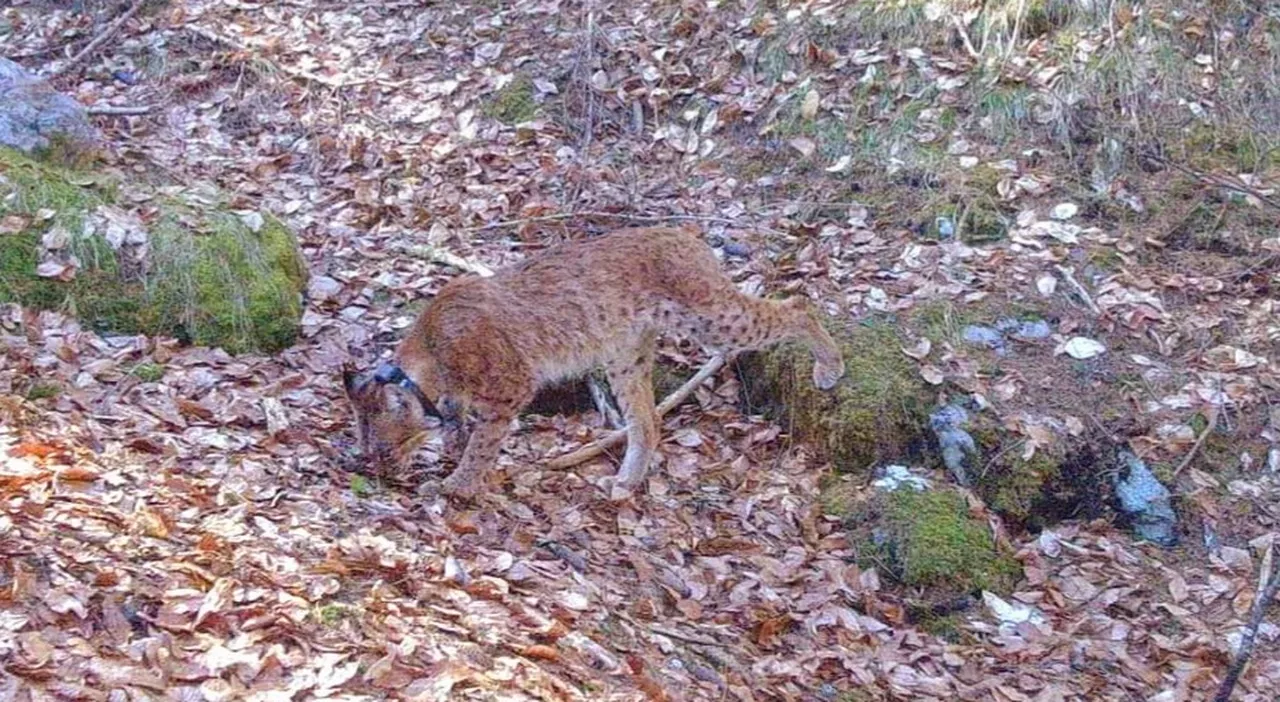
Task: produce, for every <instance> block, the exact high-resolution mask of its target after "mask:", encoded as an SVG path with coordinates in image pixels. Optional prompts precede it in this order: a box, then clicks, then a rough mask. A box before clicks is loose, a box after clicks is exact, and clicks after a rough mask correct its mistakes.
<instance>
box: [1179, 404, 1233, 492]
mask: <svg viewBox="0 0 1280 702" xmlns="http://www.w3.org/2000/svg"><path fill="white" fill-rule="evenodd" d="M1221 411H1222V407H1220V406H1218V405H1214V406H1213V410H1212V411H1211V412H1209V423H1208V424H1207V425H1205V428H1204V431H1202V432H1200V438H1198V439H1196V443H1195V444H1193V445H1192V446H1191V451H1190V452H1188V453H1187V455H1186V457H1185V458H1183V459H1182V463H1179V464H1178V467H1177V468H1175V469H1174V470H1173V477H1175V478H1176V477H1178V474H1179V473H1181V472H1182V471H1183V470H1185V469H1186V467H1187V466H1189V465H1191V461H1192V459H1194V458H1195V457H1196V453H1197V452H1198V451H1200V447H1201V446H1204V440H1205V439H1207V438H1209V434H1210V433H1212V432H1213V430H1214V429H1215V428H1216V427H1217V426H1218V414H1219V413H1220V412H1221Z"/></svg>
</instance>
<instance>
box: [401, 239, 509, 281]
mask: <svg viewBox="0 0 1280 702" xmlns="http://www.w3.org/2000/svg"><path fill="white" fill-rule="evenodd" d="M400 250H401V251H403V252H405V253H407V254H409V255H410V256H417V257H418V258H425V259H427V260H428V261H433V262H435V263H442V264H444V265H446V266H453V267H454V268H457V269H458V270H460V271H465V272H467V273H475V274H476V275H478V276H480V277H482V278H488V277H489V276H491V275H493V269H492V268H490V267H488V266H486V265H484V264H483V263H480V262H479V261H469V260H467V259H465V258H463V257H461V256H459V255H458V254H455V253H453V252H451V251H447V250H445V249H441V248H438V247H435V246H425V245H421V244H418V245H410V246H401V247H400Z"/></svg>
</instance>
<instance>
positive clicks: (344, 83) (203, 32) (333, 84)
mask: <svg viewBox="0 0 1280 702" xmlns="http://www.w3.org/2000/svg"><path fill="white" fill-rule="evenodd" d="M182 28H183V29H185V30H187V31H189V32H191V33H192V34H195V35H197V36H201V37H204V38H205V39H208V40H209V41H211V42H214V43H215V44H226V45H227V46H230V47H231V48H233V49H235V50H236V51H243V52H244V53H246V54H250V55H252V56H253V57H254V58H257V59H258V60H259V61H262V62H263V63H266V64H268V65H270V66H271V67H272V68H275V69H276V70H278V71H280V72H281V73H284V74H285V75H289V76H293V77H294V78H300V79H302V80H308V81H313V82H316V83H319V84H321V85H326V86H328V87H330V88H350V87H353V86H357V85H364V84H366V83H373V82H376V81H377V79H376V78H359V79H356V80H337V79H334V78H330V77H329V76H322V75H320V74H318V73H312V72H311V71H308V70H306V69H303V68H294V67H292V66H286V65H284V64H281V63H277V62H275V61H271V60H268V59H267V58H266V57H264V56H261V55H260V54H258V53H256V52H254V50H253V48H252V47H250V46H249V45H248V44H245V43H244V42H242V41H240V40H239V39H236V38H234V37H228V36H223V35H221V34H219V33H217V32H215V31H213V30H211V29H205V28H204V27H200V26H198V25H194V24H186V25H183V27H182Z"/></svg>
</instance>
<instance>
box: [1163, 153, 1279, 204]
mask: <svg viewBox="0 0 1280 702" xmlns="http://www.w3.org/2000/svg"><path fill="white" fill-rule="evenodd" d="M1144 155H1145V156H1146V157H1147V158H1149V159H1151V160H1152V161H1155V162H1156V163H1159V164H1160V165H1162V166H1168V167H1169V168H1172V169H1174V170H1177V171H1182V172H1183V173H1185V174H1186V175H1189V176H1191V177H1192V178H1195V179H1196V180H1198V181H1200V182H1201V183H1204V184H1205V185H1216V186H1218V187H1220V188H1226V189H1227V190H1233V191H1235V192H1237V193H1240V194H1241V195H1250V196H1252V197H1256V198H1258V201H1259V202H1261V203H1263V204H1265V205H1268V206H1270V207H1274V208H1276V209H1277V210H1280V202H1277V201H1276V200H1273V199H1271V198H1270V197H1269V196H1268V195H1267V194H1266V193H1263V192H1262V191H1261V190H1258V189H1257V188H1253V187H1249V186H1248V185H1245V184H1244V183H1240V182H1238V181H1234V180H1230V179H1228V178H1226V177H1224V176H1220V175H1216V174H1213V173H1204V172H1201V171H1197V170H1196V169H1194V168H1192V167H1190V166H1184V165H1183V164H1181V163H1178V162H1177V161H1170V160H1169V159H1167V158H1165V157H1163V156H1160V155H1159V154H1156V153H1153V152H1146V153H1145V154H1144Z"/></svg>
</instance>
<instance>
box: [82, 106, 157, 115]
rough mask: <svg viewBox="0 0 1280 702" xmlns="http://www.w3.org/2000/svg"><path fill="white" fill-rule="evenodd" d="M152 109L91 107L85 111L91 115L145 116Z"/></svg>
mask: <svg viewBox="0 0 1280 702" xmlns="http://www.w3.org/2000/svg"><path fill="white" fill-rule="evenodd" d="M152 109H154V108H152V107H151V106H150V105H120V106H117V105H90V106H89V107H86V108H84V111H85V113H86V114H91V115H145V114H149V113H150V112H151V110H152Z"/></svg>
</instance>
